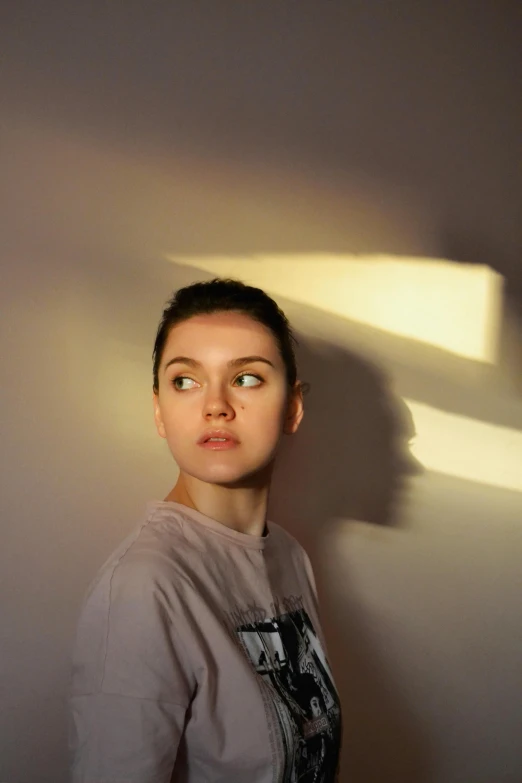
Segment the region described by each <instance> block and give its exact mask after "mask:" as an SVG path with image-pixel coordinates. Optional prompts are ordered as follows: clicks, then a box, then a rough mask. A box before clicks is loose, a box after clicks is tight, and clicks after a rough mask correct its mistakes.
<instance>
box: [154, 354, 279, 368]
mask: <svg viewBox="0 0 522 783" xmlns="http://www.w3.org/2000/svg"><path fill="white" fill-rule="evenodd" d="M252 362H264V363H265V364H269V365H270V367H274V364H273V362H271V361H270V360H269V359H266V358H265V357H264V356H240V357H239V359H231V360H230V361H229V362H228V363H227V364H228V366H229V367H243V366H244V365H245V364H251V363H252ZM171 364H186V365H188V366H189V367H201V362H198V361H197V359H191V358H190V356H175V357H174V358H173V359H169V361H168V362H167V363H166V365H165V368H164V372H165V371H166V370H167V368H168V367H170V366H171Z"/></svg>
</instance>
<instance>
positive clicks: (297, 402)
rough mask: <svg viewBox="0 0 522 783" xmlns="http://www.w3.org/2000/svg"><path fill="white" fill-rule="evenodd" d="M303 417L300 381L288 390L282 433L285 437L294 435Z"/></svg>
mask: <svg viewBox="0 0 522 783" xmlns="http://www.w3.org/2000/svg"><path fill="white" fill-rule="evenodd" d="M303 416H304V403H303V391H302V384H301V382H300V381H296V382H295V384H294V386H293V388H292V389H291V390H290V394H289V398H288V403H287V408H286V416H285V422H284V427H283V431H284V433H285V435H294V434H295V433H296V432H297V430H298V429H299V425H300V424H301V421H302V418H303Z"/></svg>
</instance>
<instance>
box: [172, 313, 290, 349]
mask: <svg viewBox="0 0 522 783" xmlns="http://www.w3.org/2000/svg"><path fill="white" fill-rule="evenodd" d="M186 340H191V341H192V340H198V341H201V342H203V343H207V342H223V343H235V342H242V343H245V342H249V341H256V342H263V343H265V344H266V345H272V344H273V345H274V346H275V339H274V336H273V334H272V332H271V331H270V329H268V327H266V326H265V325H264V324H261V323H259V321H256V320H254V319H253V318H251V317H250V316H248V315H244V314H243V313H235V312H232V313H209V314H202V315H195V316H192V318H189V319H187V320H186V321H182V322H181V323H179V324H176V326H174V327H173V328H172V329H171V331H170V334H169V338H168V342H169V343H170V344H171V345H172V344H174V343H179V342H185V341H186Z"/></svg>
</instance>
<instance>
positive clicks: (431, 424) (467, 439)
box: [405, 399, 522, 492]
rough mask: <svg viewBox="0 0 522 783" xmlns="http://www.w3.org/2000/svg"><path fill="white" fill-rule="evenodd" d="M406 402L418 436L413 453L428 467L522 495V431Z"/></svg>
mask: <svg viewBox="0 0 522 783" xmlns="http://www.w3.org/2000/svg"><path fill="white" fill-rule="evenodd" d="M405 402H406V404H407V405H408V407H409V408H410V410H411V412H412V415H413V418H414V421H415V430H416V433H417V434H416V436H415V440H414V442H413V443H412V444H411V445H410V451H411V453H412V454H413V456H414V457H415V458H416V459H418V460H419V462H421V463H422V465H423V466H424V467H426V468H428V469H430V470H435V471H437V472H438V473H445V474H446V475H449V476H455V477H457V478H462V479H467V480H469V481H475V482H478V483H480V484H486V485H490V486H494V487H502V488H504V489H510V490H515V491H517V492H522V468H521V466H522V432H520V431H518V430H512V429H509V428H507V427H500V426H497V425H495V424H489V423H486V422H483V421H477V420H475V419H470V418H467V417H466V416H458V415H456V414H454V413H447V412H446V411H442V410H439V409H437V408H433V407H431V406H429V405H424V404H423V403H420V402H416V401H415V400H409V399H405Z"/></svg>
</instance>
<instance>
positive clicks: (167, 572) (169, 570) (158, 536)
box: [87, 504, 193, 595]
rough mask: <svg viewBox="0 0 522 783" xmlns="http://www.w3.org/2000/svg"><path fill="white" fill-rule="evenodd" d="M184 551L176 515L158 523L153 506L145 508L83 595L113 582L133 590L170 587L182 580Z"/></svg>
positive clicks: (185, 545) (184, 562)
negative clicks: (163, 585)
mask: <svg viewBox="0 0 522 783" xmlns="http://www.w3.org/2000/svg"><path fill="white" fill-rule="evenodd" d="M188 548H189V547H187V541H186V539H185V536H184V532H183V520H182V519H181V518H177V515H176V514H172V515H171V516H170V518H169V519H168V520H164V519H163V520H162V519H159V520H158V518H157V515H156V514H155V507H154V504H148V505H147V510H146V513H145V516H144V518H142V520H141V521H140V522H139V524H138V525H136V526H135V527H134V529H133V530H131V532H130V533H128V534H127V535H126V536H125V538H124V539H123V540H122V541H121V542H120V543H119V544H118V546H117V547H116V548H115V549H114V550H113V551H112V552H111V553H110V554H109V556H108V557H107V558H106V560H105V562H104V563H103V564H102V565H101V566H100V567H99V569H98V571H97V573H96V575H95V577H94V579H93V580H92V582H91V584H90V585H89V588H88V590H87V595H90V594H91V593H92V592H93V591H94V590H100V589H101V590H103V589H104V588H105V589H109V587H110V585H111V584H114V582H115V581H117V582H118V583H128V584H129V585H130V584H132V585H135V586H136V587H138V586H140V585H141V586H142V587H145V586H146V585H147V584H150V585H151V586H153V585H161V584H165V585H168V586H172V585H173V584H175V583H176V582H177V581H179V580H182V579H183V578H184V577H185V576H186V572H187V568H186V564H187V561H188V560H189V559H190V556H191V553H190V552H187V551H186V550H187V549H188ZM192 556H193V554H192Z"/></svg>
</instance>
